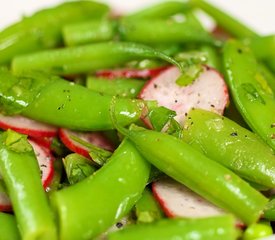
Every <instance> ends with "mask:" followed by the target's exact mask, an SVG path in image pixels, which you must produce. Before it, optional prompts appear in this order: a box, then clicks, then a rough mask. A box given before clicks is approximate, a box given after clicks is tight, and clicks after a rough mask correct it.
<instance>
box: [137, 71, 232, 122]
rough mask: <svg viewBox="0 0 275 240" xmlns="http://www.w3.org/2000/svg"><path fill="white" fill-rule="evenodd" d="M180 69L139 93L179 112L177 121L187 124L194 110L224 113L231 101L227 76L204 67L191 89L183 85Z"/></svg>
mask: <svg viewBox="0 0 275 240" xmlns="http://www.w3.org/2000/svg"><path fill="white" fill-rule="evenodd" d="M179 76H180V71H179V69H178V68H177V67H170V68H169V69H167V70H166V71H163V72H162V73H161V74H159V75H158V76H157V77H155V78H153V79H151V80H149V81H148V82H147V83H146V84H145V86H144V87H143V89H142V90H141V92H140V94H139V98H142V99H144V100H156V101H157V102H158V104H159V105H160V106H164V107H167V108H169V109H171V110H174V111H175V112H176V113H177V116H176V117H175V119H176V120H177V121H178V122H179V123H180V124H183V121H184V118H185V116H186V114H187V113H188V112H189V110H190V109H192V108H201V109H205V110H209V111H215V112H216V113H219V114H223V111H224V109H225V107H226V105H227V103H228V101H229V95H228V88H227V86H226V84H225V81H224V79H223V77H222V76H221V75H220V74H219V73H218V72H217V71H216V70H215V69H213V68H210V67H207V66H204V68H203V72H202V73H201V74H200V76H199V77H198V78H197V79H196V80H195V81H194V82H193V83H192V84H190V85H188V86H179V85H178V84H176V80H177V79H178V77H179Z"/></svg>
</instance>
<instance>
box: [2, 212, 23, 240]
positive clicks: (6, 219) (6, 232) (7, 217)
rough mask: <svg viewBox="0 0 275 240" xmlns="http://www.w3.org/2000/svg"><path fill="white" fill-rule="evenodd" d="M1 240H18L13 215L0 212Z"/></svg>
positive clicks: (18, 235)
mask: <svg viewBox="0 0 275 240" xmlns="http://www.w3.org/2000/svg"><path fill="white" fill-rule="evenodd" d="M0 226H1V227H0V236H1V240H20V239H21V238H20V233H19V231H18V227H17V223H16V219H15V217H14V216H13V215H11V214H8V213H2V212H0Z"/></svg>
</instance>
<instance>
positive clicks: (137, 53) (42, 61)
mask: <svg viewBox="0 0 275 240" xmlns="http://www.w3.org/2000/svg"><path fill="white" fill-rule="evenodd" d="M140 58H157V59H161V60H164V61H167V62H169V63H171V64H175V65H177V66H178V67H179V68H181V66H180V64H179V63H178V62H176V61H175V60H174V59H172V58H170V57H169V56H167V55H165V54H163V53H161V52H159V51H157V50H155V49H153V48H150V47H148V46H145V45H142V44H135V43H130V42H103V43H95V44H89V45H83V46H77V47H70V48H63V49H54V50H46V51H41V52H37V53H32V54H26V55H22V56H18V57H16V58H14V59H13V61H12V70H13V72H15V73H18V72H26V71H29V70H41V71H45V72H50V73H54V74H61V75H65V74H77V73H86V72H91V71H95V70H98V69H108V68H111V67H117V66H120V65H122V64H125V63H126V62H129V61H131V60H136V59H140Z"/></svg>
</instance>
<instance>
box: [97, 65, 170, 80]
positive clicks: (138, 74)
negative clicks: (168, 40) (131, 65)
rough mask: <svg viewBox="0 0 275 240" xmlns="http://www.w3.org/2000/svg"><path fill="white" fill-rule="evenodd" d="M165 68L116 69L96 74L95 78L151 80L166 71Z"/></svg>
mask: <svg viewBox="0 0 275 240" xmlns="http://www.w3.org/2000/svg"><path fill="white" fill-rule="evenodd" d="M167 68H168V67H167V66H162V67H158V68H152V69H141V70H140V69H116V70H107V69H106V70H101V71H98V72H97V73H96V76H97V77H104V78H109V79H114V78H123V77H124V78H152V77H156V76H157V75H158V74H159V73H161V72H162V71H163V70H165V69H167Z"/></svg>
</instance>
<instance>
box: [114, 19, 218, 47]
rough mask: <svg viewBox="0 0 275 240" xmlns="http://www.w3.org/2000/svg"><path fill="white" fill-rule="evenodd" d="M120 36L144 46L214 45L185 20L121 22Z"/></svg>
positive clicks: (206, 34) (195, 26)
mask: <svg viewBox="0 0 275 240" xmlns="http://www.w3.org/2000/svg"><path fill="white" fill-rule="evenodd" d="M119 32H120V36H121V38H122V39H123V40H125V41H132V42H140V43H146V44H157V43H207V44H212V45H215V44H216V43H215V40H214V38H212V37H211V36H210V35H209V34H208V33H207V32H204V31H201V29H200V28H198V27H197V25H196V24H194V23H193V22H191V21H189V20H188V19H186V20H185V21H183V22H177V21H174V20H171V19H138V20H128V19H127V20H125V19H124V20H123V19H122V20H121V21H120V24H119Z"/></svg>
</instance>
